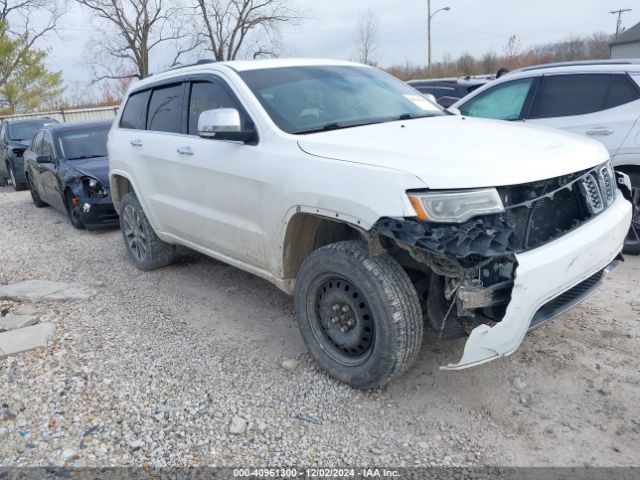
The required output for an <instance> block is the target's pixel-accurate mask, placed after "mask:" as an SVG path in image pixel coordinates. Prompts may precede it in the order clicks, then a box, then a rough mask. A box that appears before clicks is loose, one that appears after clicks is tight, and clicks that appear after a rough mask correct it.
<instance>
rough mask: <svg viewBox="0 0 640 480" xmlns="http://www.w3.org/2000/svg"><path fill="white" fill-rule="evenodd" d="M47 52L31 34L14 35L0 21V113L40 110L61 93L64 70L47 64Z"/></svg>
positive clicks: (4, 23)
mask: <svg viewBox="0 0 640 480" xmlns="http://www.w3.org/2000/svg"><path fill="white" fill-rule="evenodd" d="M46 56H47V52H46V51H43V50H38V49H35V48H33V45H32V42H30V39H29V37H28V36H27V35H26V34H25V35H12V34H11V33H10V32H9V29H8V28H7V24H6V22H0V97H1V98H3V99H4V100H5V102H6V103H5V105H4V106H2V107H0V114H2V115H10V114H13V113H20V112H28V111H37V110H40V109H41V108H43V107H44V106H45V105H47V104H49V103H51V102H52V101H53V100H54V99H56V98H57V97H59V96H60V94H61V93H62V92H63V90H64V88H63V87H62V72H50V71H48V70H47V68H46V67H45V65H44V60H45V58H46Z"/></svg>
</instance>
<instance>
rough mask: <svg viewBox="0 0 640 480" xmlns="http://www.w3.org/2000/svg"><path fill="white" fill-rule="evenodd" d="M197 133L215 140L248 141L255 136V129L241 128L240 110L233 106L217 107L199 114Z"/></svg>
mask: <svg viewBox="0 0 640 480" xmlns="http://www.w3.org/2000/svg"><path fill="white" fill-rule="evenodd" d="M198 135H200V136H201V137H202V138H212V139H215V140H233V141H237V142H249V141H251V140H253V139H254V138H255V130H253V129H251V130H243V129H242V121H241V120H240V112H238V110H236V109H235V108H217V109H215V110H205V111H204V112H202V113H201V114H200V117H199V118H198Z"/></svg>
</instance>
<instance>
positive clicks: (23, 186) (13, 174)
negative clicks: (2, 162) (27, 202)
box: [7, 163, 27, 192]
mask: <svg viewBox="0 0 640 480" xmlns="http://www.w3.org/2000/svg"><path fill="white" fill-rule="evenodd" d="M7 169H8V170H9V177H10V178H11V183H12V184H13V189H14V190H15V191H16V192H21V191H22V190H25V189H26V188H27V186H26V184H24V183H17V182H16V172H15V171H14V170H13V165H11V164H10V163H8V164H7Z"/></svg>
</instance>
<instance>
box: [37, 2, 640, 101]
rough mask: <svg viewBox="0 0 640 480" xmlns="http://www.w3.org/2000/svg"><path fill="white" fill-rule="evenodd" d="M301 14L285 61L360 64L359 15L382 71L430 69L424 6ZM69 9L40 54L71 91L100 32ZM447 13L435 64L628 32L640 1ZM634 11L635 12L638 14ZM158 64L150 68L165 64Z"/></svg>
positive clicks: (313, 9) (373, 5)
mask: <svg viewBox="0 0 640 480" xmlns="http://www.w3.org/2000/svg"><path fill="white" fill-rule="evenodd" d="M292 2H294V4H297V5H298V8H299V10H300V11H301V12H303V15H304V19H303V20H302V21H301V22H300V24H299V25H297V26H286V27H285V28H282V29H281V36H282V39H283V43H284V50H285V53H286V54H287V56H297V57H322V58H336V59H353V58H355V50H356V45H355V40H354V36H355V26H356V22H357V18H358V15H359V13H361V12H363V11H366V10H367V9H371V10H372V11H373V12H374V14H375V15H376V17H377V18H378V21H379V23H380V29H379V35H378V59H379V64H380V65H381V66H383V67H387V66H390V65H398V64H404V63H405V62H410V63H412V64H426V58H427V22H426V16H427V13H426V11H427V7H426V4H427V1H426V0H395V1H390V0H314V1H311V0H292ZM71 3H72V5H71V6H70V8H69V11H68V13H67V15H66V17H65V19H64V21H63V28H62V29H61V31H60V33H59V35H58V36H50V37H49V38H47V39H46V41H44V42H43V43H42V44H41V45H40V47H41V48H44V47H46V48H49V49H50V56H49V58H48V61H47V62H48V66H49V67H50V68H52V69H55V70H62V72H63V74H64V79H65V83H66V84H67V85H68V86H69V88H70V89H71V90H73V89H75V88H79V86H80V85H84V84H88V83H90V82H91V80H92V79H93V73H92V70H91V68H89V67H88V63H89V62H88V60H93V57H94V56H95V53H94V52H92V51H91V49H90V48H89V47H88V44H89V42H90V40H91V38H92V35H94V32H95V29H94V28H93V27H92V21H91V18H90V15H89V13H88V12H87V11H86V10H84V9H82V8H81V7H80V6H78V5H77V4H74V3H73V2H71ZM445 6H448V7H450V8H451V10H450V11H448V12H447V11H442V12H439V13H438V14H437V15H436V16H435V17H434V19H433V22H432V42H433V47H432V48H433V60H434V61H438V60H439V59H442V57H443V55H445V54H450V55H452V56H453V57H457V56H459V55H460V54H461V53H464V52H469V53H471V54H481V53H484V52H485V51H488V50H493V51H495V52H496V53H498V54H499V53H502V50H503V47H504V45H505V44H506V42H507V39H508V37H509V36H510V35H514V34H515V35H517V37H518V38H519V39H520V40H521V44H522V46H523V47H527V46H531V45H536V44H540V43H546V42H551V41H557V40H561V39H563V38H566V37H568V36H571V35H589V34H591V33H594V32H606V33H614V32H615V26H616V17H615V16H614V15H611V14H609V12H610V11H611V10H617V9H619V8H633V11H632V12H631V13H626V14H624V16H623V26H625V27H631V26H633V25H634V24H636V23H637V22H640V2H638V0H484V1H479V0H432V11H435V10H437V9H438V8H441V7H445ZM634 7H635V8H634ZM162 60H163V59H161V58H155V59H152V63H154V62H155V63H156V64H157V65H161V64H162Z"/></svg>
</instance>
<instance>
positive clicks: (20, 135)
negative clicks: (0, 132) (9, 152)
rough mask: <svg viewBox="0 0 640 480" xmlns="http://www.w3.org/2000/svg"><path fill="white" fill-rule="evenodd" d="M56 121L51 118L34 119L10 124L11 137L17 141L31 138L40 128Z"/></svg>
mask: <svg viewBox="0 0 640 480" xmlns="http://www.w3.org/2000/svg"><path fill="white" fill-rule="evenodd" d="M50 123H56V122H53V121H51V120H34V121H32V122H20V123H14V124H10V125H8V129H9V138H10V139H11V140H15V141H20V140H22V141H25V140H31V139H32V138H33V137H34V136H35V134H36V133H38V130H40V129H41V128H42V127H43V126H44V125H47V124H50Z"/></svg>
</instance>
